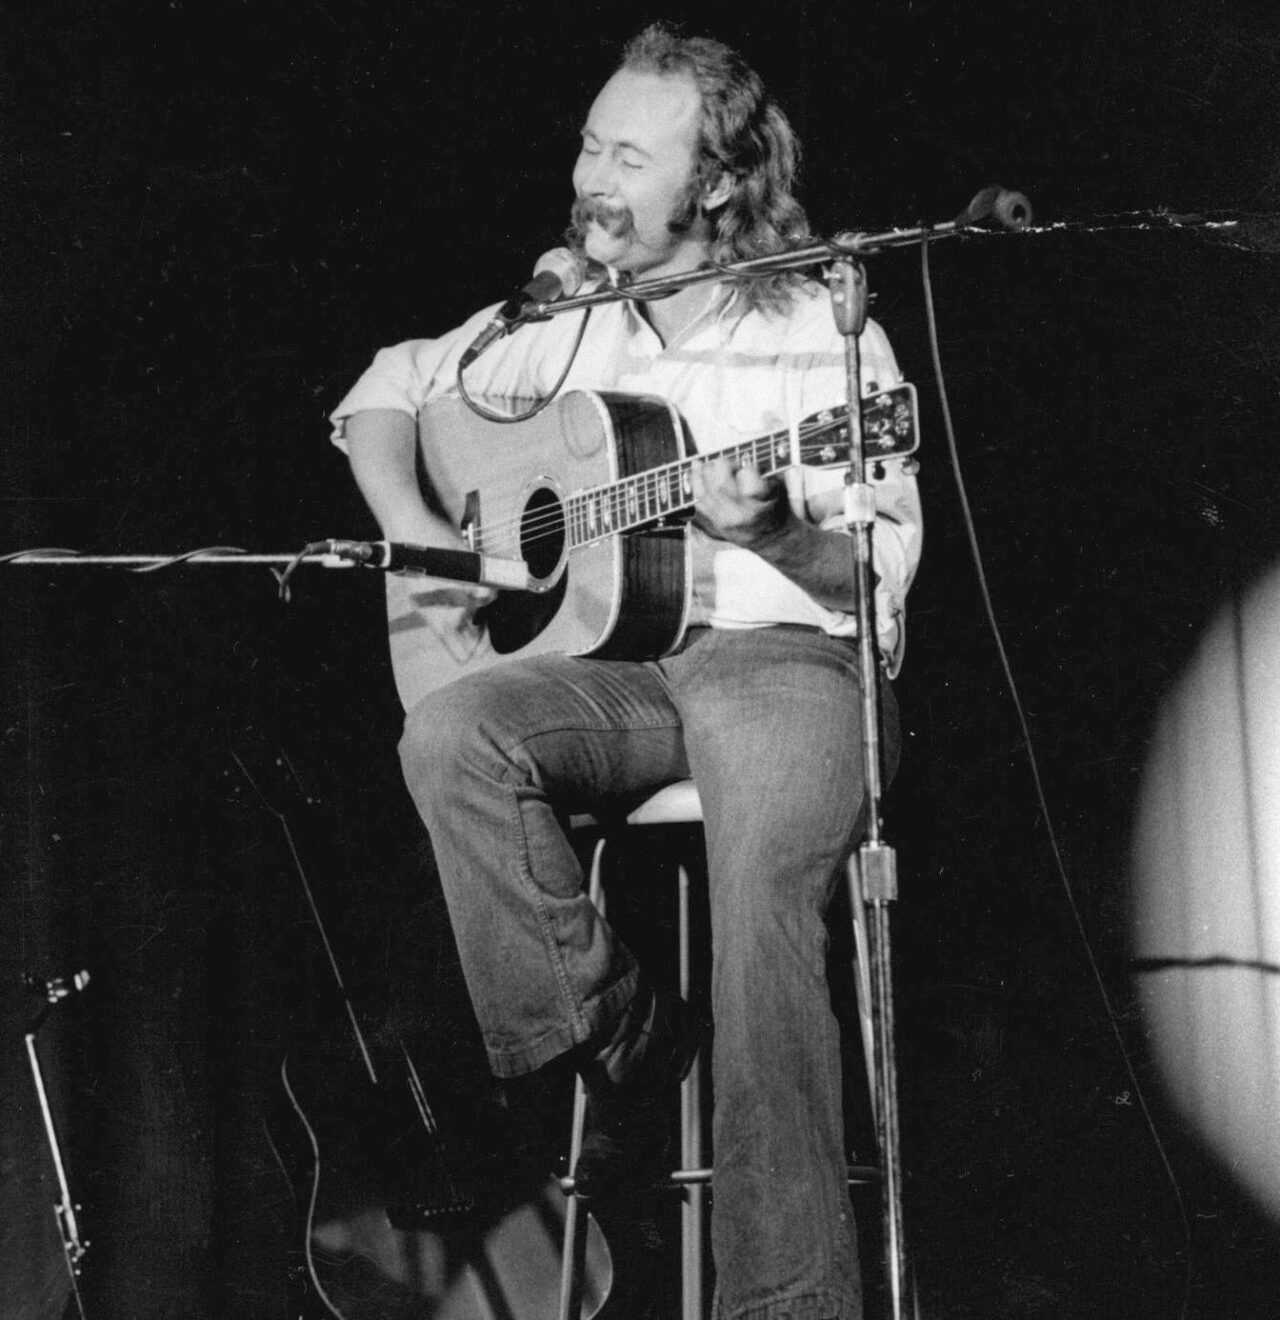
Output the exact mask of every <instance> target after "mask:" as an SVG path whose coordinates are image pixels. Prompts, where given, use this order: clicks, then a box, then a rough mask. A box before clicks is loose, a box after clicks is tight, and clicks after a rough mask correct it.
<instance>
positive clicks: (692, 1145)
mask: <svg viewBox="0 0 1280 1320" xmlns="http://www.w3.org/2000/svg"><path fill="white" fill-rule="evenodd" d="M701 823H702V802H701V800H700V799H699V797H698V790H697V788H696V787H695V785H694V783H693V781H692V780H688V779H686V780H682V781H680V782H679V783H675V784H669V785H667V786H666V787H665V788H661V789H659V790H658V791H657V792H656V793H654V794H653V795H652V796H650V797H648V798H646V799H645V800H644V801H643V802H641V803H640V804H639V806H637V807H635V808H634V809H633V810H632V811H630V812H629V813H628V814H627V816H626V817H625V824H626V825H627V826H629V827H633V828H645V827H647V828H655V827H662V826H673V825H697V824H701ZM571 825H572V826H573V827H574V828H583V827H589V826H600V825H601V822H600V821H599V820H598V819H597V818H596V817H594V816H575V817H574V818H573V820H572V821H571ZM608 840H609V829H608V827H607V826H606V827H605V829H604V832H603V833H602V834H601V836H600V838H599V839H598V840H597V841H596V844H595V848H594V851H593V854H592V859H591V871H590V878H589V882H588V893H589V894H590V897H591V901H592V902H593V903H594V904H595V905H596V906H597V908H599V910H600V911H601V913H603V912H604V909H605V899H604V892H603V885H602V880H601V875H602V870H603V861H604V851H605V845H606V844H607V843H608ZM676 884H677V891H678V903H679V917H678V921H679V943H680V948H679V988H680V995H681V997H682V998H684V999H685V1000H686V1001H687V1000H688V998H689V993H690V989H691V984H692V952H691V946H690V938H689V927H690V917H689V913H690V894H689V868H688V866H687V865H686V864H685V861H684V860H683V859H680V860H679V861H678V862H677V870H676ZM851 907H852V909H853V924H854V942H855V949H856V952H857V997H858V1018H859V1024H860V1027H861V1032H862V1044H863V1053H864V1055H865V1057H866V1061H867V1079H868V1084H869V1086H870V1088H871V1095H872V1101H873V1103H874V1099H875V1085H874V1076H873V1072H872V1069H873V1067H874V1063H873V1055H872V1039H871V1011H870V1004H871V985H870V976H869V972H868V969H867V958H866V934H865V918H864V914H863V912H862V907H861V905H860V904H858V903H853V904H851ZM705 1074H706V1060H705V1058H704V1057H703V1053H702V1051H699V1053H698V1055H697V1056H696V1057H695V1059H694V1062H693V1067H692V1068H691V1069H690V1071H689V1074H688V1076H687V1077H686V1078H685V1079H684V1081H683V1082H682V1083H681V1085H680V1168H679V1169H677V1170H676V1171H675V1172H674V1173H672V1174H671V1177H670V1183H671V1186H673V1187H678V1188H680V1189H681V1191H682V1195H683V1200H682V1203H681V1211H680V1214H681V1223H680V1240H681V1320H703V1315H704V1305H705V1299H704V1278H703V1276H704V1269H703V1260H704V1253H705V1250H706V1246H705V1242H706V1196H707V1187H708V1184H709V1183H710V1181H711V1169H710V1168H708V1167H704V1166H703V1113H702V1110H703V1095H704V1093H705ZM586 1107H587V1099H586V1091H585V1089H584V1088H583V1085H582V1080H581V1078H579V1079H578V1081H577V1083H576V1084H575V1087H574V1096H573V1126H572V1131H571V1135H570V1141H569V1169H570V1173H571V1174H572V1170H573V1168H574V1167H575V1165H576V1164H577V1160H578V1152H579V1151H580V1149H581V1147H582V1133H583V1127H584V1125H585V1121H586ZM849 1175H850V1181H851V1182H866V1181H873V1180H874V1179H876V1178H878V1176H879V1170H877V1169H874V1168H867V1167H856V1168H850V1170H849ZM561 1186H562V1189H563V1190H564V1191H565V1192H566V1193H567V1195H568V1204H567V1206H566V1213H565V1228H564V1242H563V1258H562V1263H561V1283H560V1310H559V1316H558V1320H578V1318H579V1316H580V1315H581V1309H582V1276H583V1254H584V1252H585V1248H586V1237H587V1235H586V1233H584V1232H581V1231H580V1226H581V1202H580V1201H579V1199H578V1197H577V1195H576V1194H575V1193H574V1190H573V1178H572V1176H570V1177H568V1178H565V1179H564V1180H563V1181H562V1184H561Z"/></svg>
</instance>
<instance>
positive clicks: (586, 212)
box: [570, 197, 636, 238]
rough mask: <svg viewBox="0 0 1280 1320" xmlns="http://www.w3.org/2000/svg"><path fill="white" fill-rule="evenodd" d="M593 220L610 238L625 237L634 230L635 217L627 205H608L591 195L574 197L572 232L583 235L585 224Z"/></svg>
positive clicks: (571, 216) (571, 217)
mask: <svg viewBox="0 0 1280 1320" xmlns="http://www.w3.org/2000/svg"><path fill="white" fill-rule="evenodd" d="M593 221H594V222H595V223H596V224H597V225H599V226H600V228H601V229H603V230H604V232H605V233H606V234H608V235H609V237H610V238H626V237H627V236H628V235H629V234H632V233H634V232H635V227H636V222H635V217H634V216H633V215H632V214H631V211H630V210H629V209H628V208H627V207H625V206H610V205H608V203H606V202H602V201H599V200H597V199H594V198H591V197H578V198H576V199H575V200H574V203H573V211H572V212H571V215H570V222H571V224H572V226H573V232H574V233H575V234H577V235H579V236H580V237H581V236H583V235H585V233H586V230H587V226H588V225H589V224H591V223H592V222H593Z"/></svg>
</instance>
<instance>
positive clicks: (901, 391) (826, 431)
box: [800, 381, 920, 467]
mask: <svg viewBox="0 0 1280 1320" xmlns="http://www.w3.org/2000/svg"><path fill="white" fill-rule="evenodd" d="M919 446H920V426H919V416H918V411H917V406H916V387H915V386H914V385H912V384H910V383H909V382H906V381H904V382H903V383H902V384H901V385H895V386H894V387H893V389H891V390H881V391H880V393H879V394H872V395H870V396H869V397H867V398H865V399H863V400H862V456H863V459H864V460H865V461H866V462H868V463H873V462H875V461H876V460H877V459H882V458H900V457H902V456H903V455H905V454H914V453H915V451H916V450H917V449H918V448H919ZM848 457H849V419H848V417H846V416H845V414H844V412H843V411H842V410H840V409H836V408H826V409H824V410H823V411H822V412H817V413H814V414H813V415H812V416H811V417H806V418H805V419H804V421H803V422H801V423H800V461H801V463H804V464H806V465H808V466H810V467H831V466H833V465H835V464H837V463H844V462H846V461H847V460H848Z"/></svg>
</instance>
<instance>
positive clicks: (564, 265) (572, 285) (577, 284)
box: [533, 247, 587, 302]
mask: <svg viewBox="0 0 1280 1320" xmlns="http://www.w3.org/2000/svg"><path fill="white" fill-rule="evenodd" d="M544 277H549V278H544ZM586 277H587V263H586V262H585V261H584V260H583V259H582V258H581V257H580V256H578V255H577V253H575V252H570V251H569V249H568V248H566V247H558V248H552V249H551V251H550V252H544V253H543V254H542V256H540V257H539V258H538V262H537V265H535V266H534V268H533V278H534V280H535V281H537V283H538V285H539V288H549V287H550V281H551V280H554V281H555V285H556V287H555V289H554V291H552V292H550V293H548V294H547V296H546V298H543V299H540V301H543V302H545V301H549V300H550V299H554V298H572V297H573V295H574V294H575V293H577V292H578V290H579V289H580V288H582V281H583V280H584V279H586Z"/></svg>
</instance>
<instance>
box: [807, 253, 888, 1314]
mask: <svg viewBox="0 0 1280 1320" xmlns="http://www.w3.org/2000/svg"><path fill="white" fill-rule="evenodd" d="M826 281H827V286H828V288H829V289H830V291H831V311H832V315H833V317H834V319H835V323H836V328H837V329H838V330H839V332H840V334H841V336H842V337H843V339H844V348H845V374H846V385H847V390H848V399H847V410H848V418H849V421H848V427H849V466H848V468H847V469H846V471H845V478H844V516H845V523H846V526H847V527H848V530H849V536H850V539H851V540H852V542H853V579H854V588H855V593H856V594H855V617H856V618H857V621H858V668H859V677H860V680H861V688H862V754H863V776H864V784H865V792H866V817H867V830H866V835H865V837H864V839H863V842H862V844H861V845H860V846H859V848H858V849H857V851H856V852H855V853H854V854H853V856H852V857H851V858H850V859H849V863H848V885H849V902H850V907H851V909H852V911H853V913H854V919H855V923H856V924H858V923H859V913H860V912H862V911H864V910H865V912H866V914H867V915H868V917H869V920H868V921H867V925H866V927H865V931H866V951H865V965H864V967H863V968H862V969H861V976H860V980H859V984H860V985H861V986H866V987H869V989H870V1001H871V1002H870V1005H869V1008H870V1014H871V1034H872V1046H871V1059H870V1060H869V1063H870V1067H871V1074H872V1080H873V1085H872V1092H871V1101H872V1110H873V1113H874V1117H875V1125H876V1141H877V1144H878V1146H879V1149H880V1159H881V1191H882V1206H883V1222H884V1254H885V1273H886V1275H887V1276H888V1281H889V1300H890V1312H889V1313H890V1316H891V1317H892V1320H900V1318H901V1315H902V1298H903V1293H904V1285H905V1276H906V1270H905V1264H906V1262H905V1254H904V1245H903V1232H902V1162H901V1156H900V1150H899V1134H898V1085H897V1071H896V1067H895V1063H894V1047H893V1042H894V1035H893V1032H894V1026H893V979H892V965H891V959H890V938H889V908H888V905H889V903H890V901H892V900H893V899H895V898H896V897H897V895H898V881H897V858H896V855H895V853H894V851H893V849H892V848H891V847H889V846H888V845H887V844H885V843H884V841H883V839H882V838H881V820H880V804H881V799H882V797H883V790H884V785H883V776H882V772H881V730H880V681H879V680H880V657H879V653H878V652H879V648H878V646H877V643H876V626H875V584H874V580H873V574H872V546H871V535H872V530H873V528H874V526H875V521H876V495H875V490H874V488H873V487H872V486H871V485H870V483H869V482H868V481H867V480H866V469H865V466H864V459H863V445H862V408H861V399H862V354H861V351H860V348H859V342H858V341H859V336H860V335H861V334H862V331H863V328H864V327H865V326H866V323H867V277H866V271H865V269H864V268H863V266H862V264H861V262H858V261H855V260H854V259H853V258H852V257H851V256H847V255H842V256H840V257H838V258H837V259H836V260H835V261H834V262H833V263H832V265H831V266H830V267H829V268H828V270H827V272H826ZM860 956H861V955H860ZM855 974H857V969H855Z"/></svg>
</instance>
